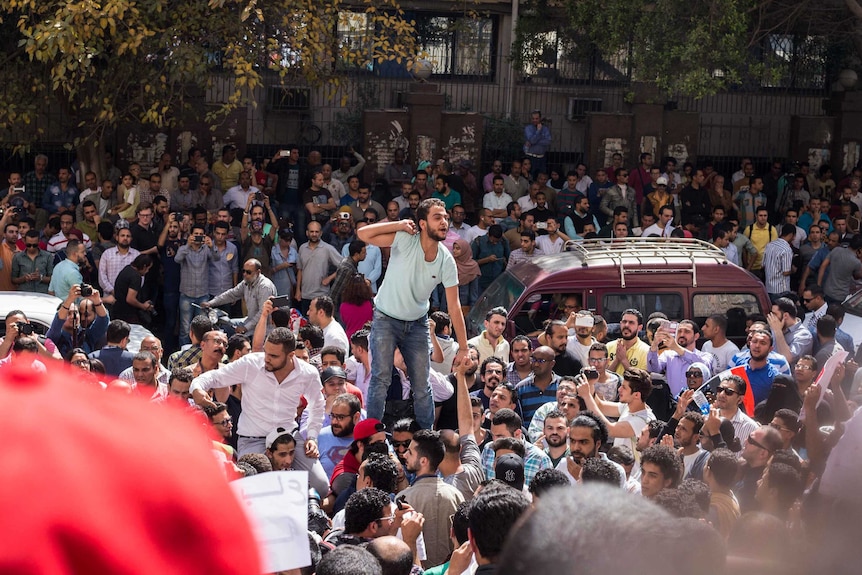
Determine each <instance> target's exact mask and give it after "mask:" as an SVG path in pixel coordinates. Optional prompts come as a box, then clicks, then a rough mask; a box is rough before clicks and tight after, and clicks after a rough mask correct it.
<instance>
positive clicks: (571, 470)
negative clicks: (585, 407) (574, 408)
mask: <svg viewBox="0 0 862 575" xmlns="http://www.w3.org/2000/svg"><path fill="white" fill-rule="evenodd" d="M568 434H569V456H568V457H565V458H564V459H561V460H560V461H559V463H557V465H556V469H558V470H559V471H562V472H563V473H566V474H567V475H568V476H569V480H570V481H573V482H574V481H580V480H581V468H582V466H583V464H584V460H586V459H589V458H591V457H599V458H601V459H604V460H605V461H610V460H609V459H608V456H607V455H605V454H604V452H602V451H600V448H601V446H602V445H604V444H605V443H606V442H607V440H608V427H607V425H605V423H604V421H602V419H601V418H599V417H598V416H596V414H595V413H593V412H592V411H582V412H581V413H579V414H578V416H577V417H576V418H575V419H574V420H573V421H572V423H571V424H570V425H569V428H568ZM611 463H613V464H614V465H615V466H616V468H617V470H618V471H619V472H620V487H623V486H625V477H626V471H625V469H623V466H622V465H620V464H618V463H614V462H611Z"/></svg>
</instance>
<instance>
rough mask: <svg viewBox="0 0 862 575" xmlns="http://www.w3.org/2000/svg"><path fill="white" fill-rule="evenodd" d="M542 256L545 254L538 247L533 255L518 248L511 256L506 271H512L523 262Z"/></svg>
mask: <svg viewBox="0 0 862 575" xmlns="http://www.w3.org/2000/svg"><path fill="white" fill-rule="evenodd" d="M542 255H545V252H543V251H542V250H541V249H540V248H538V247H536V248H534V249H533V253H531V254H528V253H526V252H525V251H524V250H523V249H521V248H518V249H516V250H514V251H512V252H511V253H510V254H509V262H508V263H507V264H506V269H507V270H508V269H511V268H513V267H514V266H516V265H518V264H519V263H521V262H526V261H530V260H531V259H533V258H537V257H539V256H542Z"/></svg>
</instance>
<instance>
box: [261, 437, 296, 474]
mask: <svg viewBox="0 0 862 575" xmlns="http://www.w3.org/2000/svg"><path fill="white" fill-rule="evenodd" d="M266 456H267V458H268V459H269V462H270V463H271V464H272V470H273V471H289V470H291V469H293V460H294V459H295V458H296V439H294V438H293V435H291V433H290V432H289V431H288V430H286V429H285V428H283V427H278V428H276V430H275V431H273V432H271V433H270V434H269V435H267V436H266Z"/></svg>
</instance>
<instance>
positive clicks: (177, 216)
mask: <svg viewBox="0 0 862 575" xmlns="http://www.w3.org/2000/svg"><path fill="white" fill-rule="evenodd" d="M174 220H176V222H177V223H180V222H181V221H183V213H182V212H174Z"/></svg>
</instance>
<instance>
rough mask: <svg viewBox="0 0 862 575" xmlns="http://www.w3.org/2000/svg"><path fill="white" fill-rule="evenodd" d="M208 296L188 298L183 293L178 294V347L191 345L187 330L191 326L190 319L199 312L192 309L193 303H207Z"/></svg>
mask: <svg viewBox="0 0 862 575" xmlns="http://www.w3.org/2000/svg"><path fill="white" fill-rule="evenodd" d="M209 299H210V296H208V295H203V296H201V297H189V296H187V295H185V294H183V293H181V294H180V345H181V346H182V345H185V344H187V343H191V342H192V340H191V339H190V338H189V328H190V327H191V325H192V318H193V317H194V316H196V315H197V314H199V313H200V310H199V309H197V308H194V307H192V304H193V303H196V304H198V305H200V304H202V303H204V302H205V301H209Z"/></svg>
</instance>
